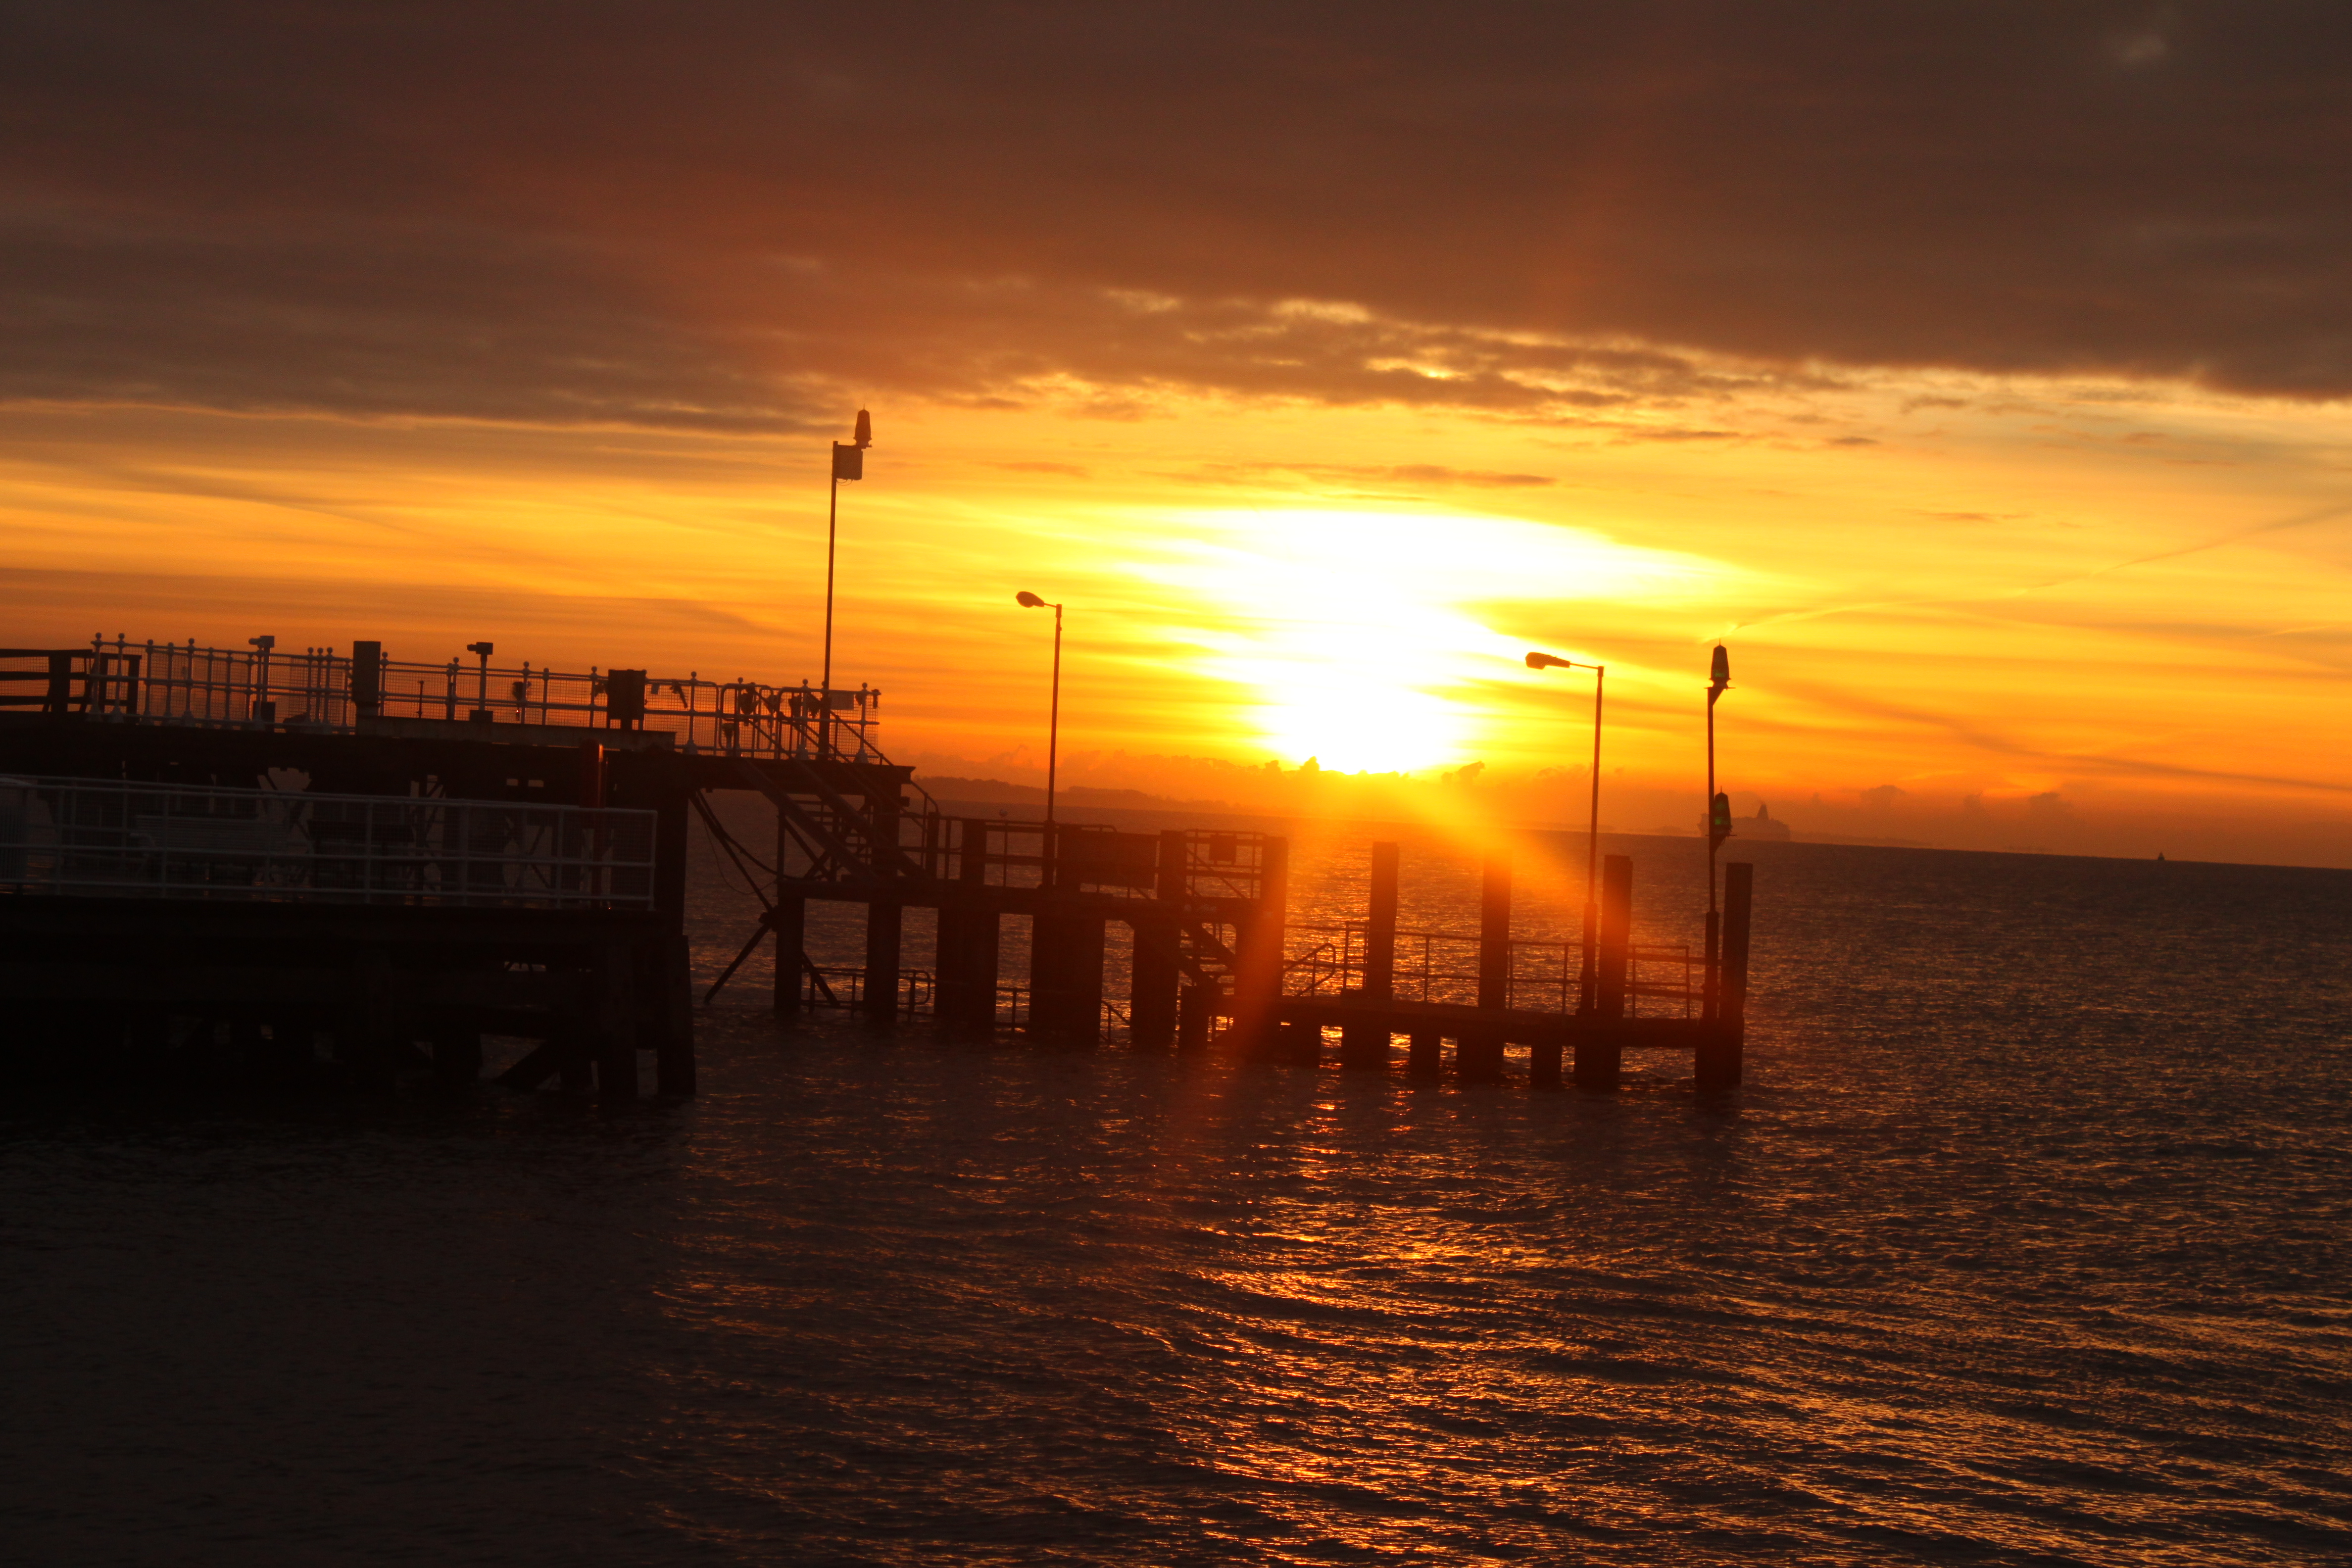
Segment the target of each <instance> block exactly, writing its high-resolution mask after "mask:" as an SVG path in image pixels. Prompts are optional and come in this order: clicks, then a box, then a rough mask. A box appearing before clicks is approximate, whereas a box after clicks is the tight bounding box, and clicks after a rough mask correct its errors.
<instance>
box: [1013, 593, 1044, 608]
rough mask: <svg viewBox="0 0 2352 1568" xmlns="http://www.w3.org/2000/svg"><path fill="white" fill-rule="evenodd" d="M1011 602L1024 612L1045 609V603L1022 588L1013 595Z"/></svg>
mask: <svg viewBox="0 0 2352 1568" xmlns="http://www.w3.org/2000/svg"><path fill="white" fill-rule="evenodd" d="M1013 603H1014V604H1016V605H1020V606H1021V607H1022V608H1023V609H1024V610H1042V609H1044V608H1045V600H1043V599H1041V598H1039V597H1038V596H1037V595H1034V594H1033V593H1031V592H1029V591H1028V590H1027V589H1026V588H1024V589H1023V590H1022V591H1021V592H1020V593H1018V594H1015V595H1013Z"/></svg>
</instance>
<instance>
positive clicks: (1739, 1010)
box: [1697, 860, 1756, 1089]
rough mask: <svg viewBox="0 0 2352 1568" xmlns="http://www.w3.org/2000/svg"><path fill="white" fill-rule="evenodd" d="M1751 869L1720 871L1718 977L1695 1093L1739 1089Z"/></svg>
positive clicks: (1738, 863)
mask: <svg viewBox="0 0 2352 1568" xmlns="http://www.w3.org/2000/svg"><path fill="white" fill-rule="evenodd" d="M1755 891H1756V868H1755V867H1754V866H1753V865H1751V864H1749V863H1748V862H1747V861H1744V860H1734V861H1730V862H1728V863H1727V864H1726V865H1725V867H1724V868H1723V973H1722V982H1721V991H1720V1000H1719V1002H1718V1005H1717V1016H1716V1033H1715V1037H1714V1038H1712V1039H1710V1040H1709V1041H1707V1042H1706V1044H1704V1045H1702V1046H1700V1047H1699V1048H1698V1069H1697V1079H1698V1087H1699V1088H1701V1089H1738V1087H1739V1080H1740V1077H1741V1074H1742V1070H1743V1068H1744V1065H1745V1062H1744V1058H1745V1057H1746V1055H1747V1044H1748V1041H1747V1035H1748V934H1749V931H1750V929H1751V909H1752V905H1753V902H1754V899H1755Z"/></svg>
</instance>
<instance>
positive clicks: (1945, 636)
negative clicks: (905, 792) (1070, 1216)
mask: <svg viewBox="0 0 2352 1568" xmlns="http://www.w3.org/2000/svg"><path fill="white" fill-rule="evenodd" d="M0 29H5V32H0V41H5V45H6V47H0V89H5V91H0V225H5V243H0V268H5V289H0V310H5V316H6V331H7V342H8V352H7V353H5V355H0V530H5V538H6V541H7V549H6V552H5V556H0V584H5V591H6V594H7V605H8V607H9V620H10V625H11V629H10V630H9V631H8V632H7V633H6V634H5V637H6V638H7V640H9V641H11V642H13V643H15V644H16V645H17V646H44V645H50V644H63V643H70V642H75V641H79V640H83V639H86V638H87V637H89V636H90V635H92V634H93V633H94V632H100V631H102V632H105V633H108V634H112V633H115V632H118V631H121V632H127V633H129V634H130V635H131V636H132V637H155V638H177V639H182V640H184V639H187V638H189V637H194V638H196V639H198V640H200V641H205V642H215V643H221V644H225V645H228V646H241V645H242V644H243V642H244V640H245V638H247V637H250V636H253V635H255V634H257V633H261V632H268V633H270V634H272V635H274V636H276V637H278V641H279V645H280V646H281V647H298V646H310V645H331V646H336V647H346V646H348V644H349V643H350V642H351V641H352V639H354V638H358V637H376V638H379V639H380V640H382V641H383V642H384V644H385V645H386V647H387V648H388V649H389V650H390V651H392V652H393V654H394V657H397V658H427V659H439V658H446V657H448V656H449V655H451V654H453V653H455V652H456V651H457V649H458V648H459V647H461V646H462V645H463V644H464V643H466V642H468V641H472V640H475V639H477V638H480V637H493V638H495V639H496V640H497V642H498V644H499V647H500V650H501V654H502V655H504V654H506V653H508V652H509V651H511V652H512V653H514V654H515V655H517V656H518V657H528V658H532V659H533V660H534V661H535V662H540V663H554V664H557V665H559V666H562V665H574V666H584V665H587V664H592V663H593V664H596V665H600V666H610V665H640V664H642V665H646V666H649V667H653V668H656V671H657V672H658V671H660V670H664V669H667V670H672V671H677V672H681V673H683V672H686V671H689V670H691V671H698V672H699V673H702V674H705V675H717V676H720V677H724V678H733V677H737V676H748V677H751V678H753V679H776V680H787V681H796V680H798V679H802V678H803V677H810V678H814V676H815V674H816V672H817V668H818V664H819V659H820V658H821V653H820V649H819V641H820V633H819V628H820V626H821V619H822V596H823V584H824V528H825V505H826V500H827V495H826V473H827V459H826V444H827V443H828V442H829V441H831V440H835V439H844V438H846V437H847V436H848V434H849V426H850V420H851V417H852V416H853V415H854V413H855V411H856V409H857V408H859V407H861V406H863V407H867V408H870V409H871V410H872V412H873V416H874V423H875V429H876V445H875V447H874V449H873V451H872V452H871V453H870V454H869V456H868V458H867V465H866V479H863V480H862V481H859V482H857V483H855V484H845V485H844V486H843V487H842V494H841V502H840V505H841V530H840V586H839V608H838V624H839V631H838V636H837V641H836V657H835V664H836V669H837V671H838V672H840V674H841V675H842V676H843V677H845V679H846V680H847V681H848V682H849V683H851V684H856V683H858V682H870V683H871V684H873V685H875V686H877V687H879V688H880V689H882V690H883V691H884V693H885V698H884V705H883V713H884V731H883V735H884V744H885V746H886V749H887V750H888V751H890V752H891V753H892V754H893V755H895V756H898V757H900V758H901V759H905V760H911V761H914V762H916V763H918V765H919V767H920V768H922V769H923V770H925V771H927V772H929V773H946V774H952V775H961V776H976V777H991V778H1000V779H1010V780H1015V781H1024V782H1035V781H1036V780H1037V779H1039V778H1040V777H1042V763H1043V761H1044V756H1043V752H1044V745H1043V742H1044V727H1045V725H1044V721H1045V697H1046V689H1045V688H1046V676H1047V660H1048V658H1049V654H1050V633H1051V626H1050V618H1049V617H1048V616H1046V615H1045V614H1042V613H1038V612H1030V611H1024V610H1022V609H1020V608H1018V607H1017V606H1015V605H1014V604H1013V594H1014V593H1015V592H1016V591H1018V590H1023V589H1026V590H1030V591H1034V592H1036V593H1039V594H1041V595H1044V596H1045V597H1046V598H1047V599H1049V600H1056V601H1060V602H1062V603H1064V604H1066V606H1067V611H1066V625H1067V637H1068V643H1067V648H1066V678H1065V687H1064V698H1063V715H1064V723H1063V748H1064V760H1065V764H1066V765H1065V770H1064V771H1065V775H1066V779H1067V780H1072V781H1076V782H1079V783H1081V784H1092V785H1095V786H1098V787H1121V788H1141V789H1146V790H1150V791H1153V792H1155V793H1160V794H1166V795H1173V796H1177V797H1180V798H1185V799H1200V800H1222V801H1225V802H1228V803H1230V804H1234V805H1244V806H1251V807H1262V806H1268V805H1284V806H1298V807H1304V806H1307V805H1317V804H1318V803H1319V804H1320V805H1323V806H1325V807H1328V808H1333V809H1367V810H1369V809H1374V808H1377V809H1381V810H1389V809H1400V810H1402V809H1415V808H1416V807H1414V805H1413V804H1412V803H1414V802H1415V801H1420V802H1423V804H1424V805H1425V804H1426V803H1427V802H1429V801H1432V800H1437V799H1440V798H1443V799H1444V801H1447V802H1450V803H1452V805H1449V806H1448V807H1447V809H1454V808H1455V807H1458V806H1460V805H1462V803H1464V802H1475V803H1482V804H1480V805H1479V809H1482V810H1485V811H1486V812H1488V813H1489V814H1493V815H1498V816H1506V817H1512V818H1516V819H1524V820H1533V821H1555V820H1557V821H1570V820H1576V819H1578V818H1579V817H1580V814H1581V810H1582V806H1581V802H1582V800H1583V791H1584V786H1585V779H1586V775H1585V774H1584V773H1582V771H1581V770H1582V767H1583V763H1584V758H1585V757H1586V755H1587V753H1588V751H1589V747H1590V744H1591V732H1590V729H1589V722H1590V701H1591V685H1590V680H1591V678H1590V677H1589V676H1588V675H1585V674H1583V673H1581V672H1576V671H1559V670H1554V671H1549V672H1547V673H1544V674H1541V675H1538V674H1536V673H1534V672H1531V671H1529V670H1528V669H1527V668H1525V666H1524V665H1523V663H1522V662H1521V657H1522V655H1523V654H1524V653H1525V652H1526V651H1527V650H1528V649H1529V648H1542V649H1546V650H1548V651H1551V652H1554V653H1557V654H1560V655H1562V656H1565V657H1571V658H1577V659H1580V660H1583V661H1588V662H1596V663H1605V664H1606V665H1607V666H1608V668H1609V685H1608V692H1609V713H1610V718H1609V724H1608V729H1607V733H1606V737H1605V744H1606V752H1605V756H1604V778H1603V783H1604V786H1605V792H1606V801H1605V804H1604V811H1603V815H1604V816H1607V817H1609V818H1610V819H1611V820H1612V823H1613V824H1614V825H1616V826H1622V827H1625V828H1633V829H1647V828H1650V827H1653V826H1678V825H1679V826H1685V827H1686V826H1688V824H1689V822H1690V821H1692V820H1695V819H1696V814H1697V811H1698V805H1699V798H1700V795H1701V793H1702V785H1701V784H1700V780H1701V778H1702V777H1703V771H1702V770H1703V745H1704V732H1703V729H1702V726H1701V721H1700V716H1701V714H1702V712H1703V708H1704V700H1703V692H1704V685H1705V680H1706V664H1707V657H1708V649H1709V648H1710V647H1712V646H1713V645H1714V644H1715V643H1717V641H1721V642H1722V643H1723V644H1724V645H1725V646H1726V647H1728V648H1729V649H1730V650H1731V657H1732V659H1733V669H1734V689H1733V690H1732V691H1731V692H1730V693H1728V694H1727V696H1726V697H1725V698H1724V700H1723V704H1722V707H1721V708H1720V710H1719V719H1720V721H1721V745H1722V758H1723V769H1724V776H1725V781H1726V783H1727V784H1728V786H1729V787H1730V789H1731V792H1732V794H1733V795H1734V799H1735V802H1736V803H1737V805H1738V810H1739V811H1740V812H1741V813H1742V814H1743V815H1747V814H1748V813H1751V812H1752V811H1753V809H1754V808H1755V806H1756V805H1759V804H1765V805H1769V807H1770V809H1771V810H1772V811H1773V814H1774V815H1775V816H1782V817H1784V818H1786V819H1787V820H1790V821H1791V822H1792V823H1794V824H1795V825H1796V826H1797V827H1798V830H1799V832H1800V834H1801V836H1802V835H1804V834H1806V833H1808V832H1811V833H1812V834H1814V835H1816V836H1830V835H1841V836H1846V837H1882V838H1903V839H1908V840H1911V841H1916V842H1924V843H1937V844H1947V845H1953V846H1960V847H1985V848H2003V847H2033V848H2045V849H2061V850H2081V851H2085V852H2095V853H2108V854H2137V855H2147V854H2154V853H2157V852H2158V851H2159V850H2166V851H2168V852H2170V853H2172V854H2174V855H2176V856H2189V857H2195V858H2231V859H2250V860H2282V861H2289V862H2296V863H2308V864H2331V865H2347V864H2352V768H2347V766H2346V762H2347V745H2346V742H2345V740H2344V738H2343V737H2344V734H2345V731H2346V729H2347V723H2346V720H2347V711H2346V710H2347V704H2346V700H2345V696H2344V678H2345V673H2346V668H2347V664H2352V612H2347V608H2346V605H2347V597H2346V590H2347V586H2352V583H2347V575H2352V574H2347V552H2352V470H2347V456H2352V452H2347V425H2346V415H2347V405H2346V403H2345V401H2344V400H2345V399H2346V397H2347V395H2352V287H2347V284H2352V278H2347V270H2352V263H2347V258H2348V257H2352V247H2347V243H2346V242H2347V228H2352V202H2347V188H2346V180H2345V176H2344V174H2343V171H2344V170H2345V169H2346V168H2347V167H2352V145H2347V143H2352V110H2347V108H2346V106H2345V100H2344V97H2343V94H2342V91H2341V84H2342V82H2343V81H2345V80H2346V79H2347V73H2348V72H2352V58H2347V57H2352V16H2347V14H2346V13H2344V12H2343V11H2342V9H2341V8H2340V7H2337V6H2329V5H2276V4H2263V3H2259V0H2256V3H2240V4H2231V5H2144V4H2143V5H2109V4H2099V3H2095V0H2084V3H2081V4H2069V5H2049V4H2019V5H2003V4H1989V3H1978V4H1967V5H1937V4H1918V5H1903V6H1887V5H1883V4H1853V5H1840V4H1790V5H1755V4H1752V3H1748V4H1719V5H1683V4H1671V3H1666V4H1654V5H1639V6H1627V5H1577V4H1552V5H1522V4H1512V5H1454V6H1446V7H1431V6H1426V5H1385V4H1378V3H1370V0H1367V3H1360V4H1354V5H1344V6H1343V5H1282V4H1255V5H1215V4H1202V3H1197V0H1194V3H1188V4H1184V5H1150V4H1128V5H1110V6H1105V5H1052V4H1006V5H987V4H975V5H961V6H951V7H950V6H940V5H912V6H909V5H888V4H882V5H870V4H869V5H856V6H839V5H827V6H813V5H790V4H777V3H763V4H756V5H754V4H744V5H713V4H692V3H687V4H673V5H662V6H658V7H656V6H649V5H614V4H608V5H596V4H586V3H581V0H573V3H571V4H566V5H528V4H524V5H502V6H498V7H480V6H459V5H446V6H442V5H427V4H415V5H361V4H342V5H315V4H314V5H294V4H277V5H237V4H220V5H206V6H203V7H190V6H182V5H122V4H110V3H107V0H77V3H75V4H71V5H67V4H15V5H6V6H5V9H0ZM1309 759H1312V760H1313V762H1314V764H1315V766H1314V770H1313V771H1312V772H1311V773H1302V768H1303V765H1304V764H1306V763H1308V761H1309ZM1268 764H1273V765H1272V766H1271V767H1269V765H1268ZM1342 773H1370V774H1379V775H1384V777H1383V778H1382V779H1381V781H1378V782H1377V784H1375V783H1374V782H1372V781H1358V782H1357V783H1354V784H1349V783H1346V782H1343V781H1341V780H1340V779H1339V777H1338V775H1339V774H1342ZM1385 775H1401V776H1394V777H1391V776H1385Z"/></svg>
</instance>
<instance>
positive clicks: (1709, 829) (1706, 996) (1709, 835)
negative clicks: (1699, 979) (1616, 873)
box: [1699, 643, 1731, 1018]
mask: <svg viewBox="0 0 2352 1568" xmlns="http://www.w3.org/2000/svg"><path fill="white" fill-rule="evenodd" d="M1730 684H1731V655H1730V653H1729V652H1728V651H1727V650H1726V649H1725V647H1724V646H1723V645H1722V644H1721V643H1717V644H1716V645H1715V658H1714V660H1713V662H1712V663H1711V664H1710V665H1709V666H1708V668H1707V680H1706V981H1705V989H1704V990H1703V992H1702V993H1701V995H1700V998H1699V1012H1700V1013H1701V1015H1702V1016H1706V1017H1709V1018H1712V1017H1714V1016H1717V1013H1718V1012H1719V1011H1720V1010H1721V1007H1722V1001H1723V985H1722V965H1723V916H1722V914H1721V912H1720V910H1719V909H1718V907H1717V902H1716V895H1715V858H1716V854H1717V851H1718V850H1720V849H1721V848H1722V847H1723V841H1724V840H1725V839H1727V838H1728V837H1731V797H1730V796H1728V795H1718V794H1717V793H1716V788H1715V704H1716V700H1717V698H1719V697H1721V696H1722V695H1723V690H1724V688H1725V687H1727V686H1729V685H1730Z"/></svg>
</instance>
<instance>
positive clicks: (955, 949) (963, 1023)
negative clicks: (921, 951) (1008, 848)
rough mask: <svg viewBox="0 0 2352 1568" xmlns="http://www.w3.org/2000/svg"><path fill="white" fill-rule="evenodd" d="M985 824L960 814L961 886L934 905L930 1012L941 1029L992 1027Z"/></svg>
mask: <svg viewBox="0 0 2352 1568" xmlns="http://www.w3.org/2000/svg"><path fill="white" fill-rule="evenodd" d="M987 855H988V823H987V821H986V819H984V818H981V817H970V818H966V819H965V820H963V821H962V822H961V825H960V826H959V828H958V832H957V862H956V864H957V873H956V884H957V886H958V888H960V889H964V890H963V891H962V892H961V893H959V894H953V895H950V896H949V897H947V898H946V899H943V900H941V902H940V915H939V933H940V935H939V962H938V964H937V971H938V974H939V992H938V995H937V998H936V1004H935V1010H936V1013H937V1016H938V1018H939V1021H940V1026H941V1027H943V1028H946V1029H948V1030H950V1031H952V1032H954V1033H957V1034H963V1035H984V1034H986V1033H988V1032H989V1031H990V1030H992V1029H993V1028H995V1027H996V970H997V962H998V941H999V931H998V920H997V916H996V911H994V910H989V909H984V908H982V907H981V905H980V902H979V900H980V897H981V894H980V889H982V888H984V887H986V886H987V885H988V859H987Z"/></svg>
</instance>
